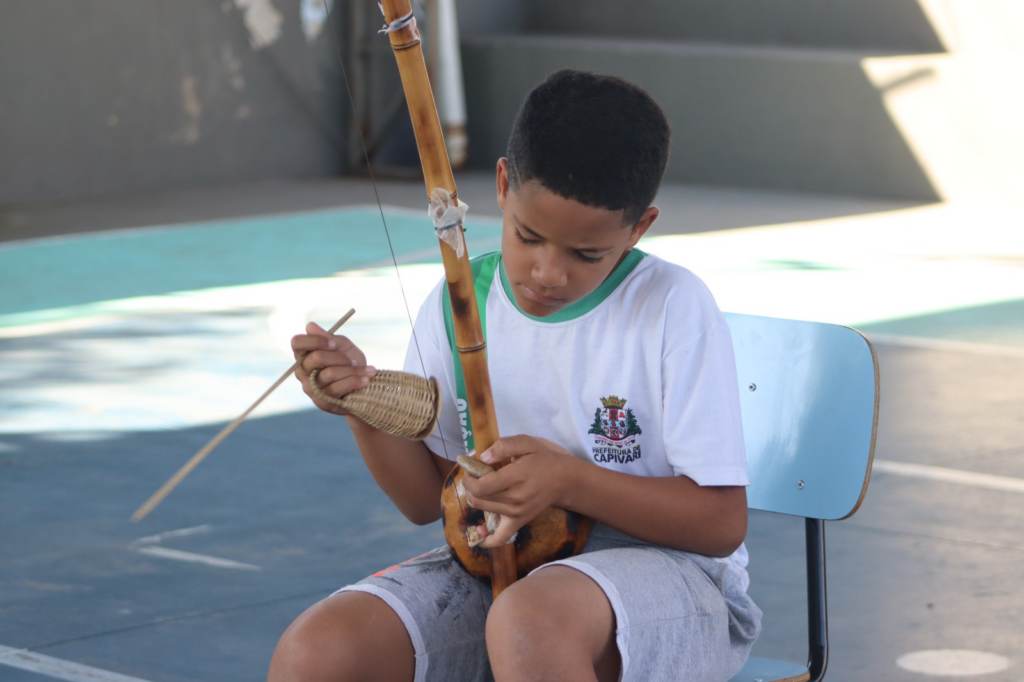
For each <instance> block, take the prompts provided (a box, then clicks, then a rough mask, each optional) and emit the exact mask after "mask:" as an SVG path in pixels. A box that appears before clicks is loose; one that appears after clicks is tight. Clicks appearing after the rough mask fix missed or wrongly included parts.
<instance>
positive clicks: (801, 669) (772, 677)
mask: <svg viewBox="0 0 1024 682" xmlns="http://www.w3.org/2000/svg"><path fill="white" fill-rule="evenodd" d="M809 679H811V673H810V671H809V670H808V669H807V666H806V665H800V664H799V663H787V662H785V661H773V660H772V659H770V658H757V657H755V656H751V657H750V658H748V659H747V664H746V665H744V666H743V669H742V670H740V671H739V672H738V673H736V675H735V676H734V677H733V678H732V679H731V680H729V682H806V681H807V680H809Z"/></svg>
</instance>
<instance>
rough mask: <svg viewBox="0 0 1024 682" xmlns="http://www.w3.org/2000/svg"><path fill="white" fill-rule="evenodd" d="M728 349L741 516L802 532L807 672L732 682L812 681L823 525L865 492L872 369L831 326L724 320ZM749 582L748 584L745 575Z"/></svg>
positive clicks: (773, 668) (843, 332)
mask: <svg viewBox="0 0 1024 682" xmlns="http://www.w3.org/2000/svg"><path fill="white" fill-rule="evenodd" d="M726 319H727V320H728V322H729V328H730V329H731V331H732V338H733V345H734V346H735V349H736V369H737V373H738V376H739V383H740V402H741V409H742V412H743V435H744V439H745V441H746V447H747V466H748V469H749V472H750V480H751V483H750V487H749V488H748V489H747V501H748V505H749V507H750V508H751V509H760V510H763V511H770V512H777V513H781V514H790V515H792V516H802V517H804V519H805V525H806V547H805V551H806V555H807V619H808V647H809V654H808V662H807V665H800V664H795V663H787V662H784V661H775V660H770V659H765V658H755V657H751V658H750V660H748V661H747V664H746V665H745V666H744V667H743V669H742V670H741V671H740V672H739V673H738V674H737V675H736V676H735V677H733V678H732V682H806V681H812V682H818V681H819V680H821V679H822V678H823V677H824V676H825V668H826V666H827V664H828V614H827V609H826V594H825V520H838V519H845V518H847V517H849V516H851V515H852V514H853V513H854V512H855V511H857V508H858V507H859V506H860V503H861V501H862V500H863V499H864V494H865V492H866V491H867V487H868V479H869V477H870V475H871V461H872V457H873V455H874V447H875V431H876V425H877V422H878V363H877V360H876V358H875V353H874V350H873V349H872V347H871V344H870V343H869V342H868V340H867V339H866V338H864V337H863V336H862V335H861V334H860V333H859V332H857V331H856V330H853V329H850V328H848V327H841V326H838V325H832V324H822V323H817V322H799V321H796V320H783V319H776V318H769V317H757V316H753V315H739V314H734V313H727V314H726ZM752 577H753V579H754V580H755V581H756V579H757V576H756V575H754V576H752Z"/></svg>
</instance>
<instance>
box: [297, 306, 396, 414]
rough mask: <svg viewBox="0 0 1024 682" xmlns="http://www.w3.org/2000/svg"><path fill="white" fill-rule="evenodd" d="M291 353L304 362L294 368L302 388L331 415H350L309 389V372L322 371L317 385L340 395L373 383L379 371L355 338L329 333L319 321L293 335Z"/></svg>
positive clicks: (323, 389)
mask: <svg viewBox="0 0 1024 682" xmlns="http://www.w3.org/2000/svg"><path fill="white" fill-rule="evenodd" d="M292 353H294V355H295V359H296V360H301V361H302V362H301V363H300V364H299V366H298V367H296V368H295V378H297V379H298V380H299V382H300V383H301V384H302V390H303V391H304V392H305V393H306V395H308V396H309V398H310V400H312V401H313V404H314V405H316V406H317V407H319V408H320V409H321V410H323V411H324V412H330V413H331V414H341V415H345V414H348V411H347V410H345V409H344V408H342V407H340V406H338V405H334V404H332V403H326V402H323V401H322V400H320V399H318V398H317V397H316V396H314V395H313V393H312V392H311V391H310V390H309V373H310V372H312V371H313V370H317V369H318V370H320V372H319V373H318V374H317V384H318V385H319V386H320V389H321V390H322V391H323V392H324V393H325V394H327V395H329V396H331V397H334V398H340V397H342V396H343V395H346V394H348V393H351V392H352V391H354V390H356V389H357V388H363V387H364V386H366V385H367V384H368V383H370V377H372V376H373V375H374V374H376V373H377V370H376V369H375V368H374V367H371V366H368V365H367V364H366V356H365V355H363V351H361V350H359V347H358V346H356V345H355V344H354V343H352V341H350V340H349V339H348V338H347V337H344V336H336V335H332V334H328V333H327V330H326V329H324V328H323V327H321V326H320V325H318V324H317V323H316V322H310V323H309V324H307V325H306V333H305V334H297V335H296V336H293V337H292Z"/></svg>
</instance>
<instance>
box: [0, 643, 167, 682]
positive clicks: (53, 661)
mask: <svg viewBox="0 0 1024 682" xmlns="http://www.w3.org/2000/svg"><path fill="white" fill-rule="evenodd" d="M0 665H6V666H10V667H12V668H20V669H21V670H27V671H29V672H33V673H39V674H40V675H48V676H49V677H55V678H57V679H58V680H67V682H147V681H146V680H143V679H142V678H139V677H131V676H129V675H122V674H121V673H115V672H111V671H110V670H103V669H102V668H93V667H92V666H89V665H83V664H81V663H73V662H72V661H65V660H63V659H60V658H54V657H53V656H44V655H43V654H38V653H36V652H34V651H29V650H28V649H14V648H12V647H8V646H3V645H0Z"/></svg>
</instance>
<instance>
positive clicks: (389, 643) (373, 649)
mask: <svg viewBox="0 0 1024 682" xmlns="http://www.w3.org/2000/svg"><path fill="white" fill-rule="evenodd" d="M414 666H415V659H414V653H413V646H412V641H411V640H410V639H409V634H408V632H406V629H405V626H404V625H403V624H402V621H401V619H400V618H399V617H398V615H397V614H396V613H395V612H394V611H393V610H392V608H391V607H390V606H388V605H387V604H386V603H385V602H384V601H383V600H381V599H378V598H377V597H375V596H373V595H371V594H366V593H365V592H338V593H336V594H333V595H331V596H330V597H328V598H326V599H324V600H323V601H321V602H319V603H317V604H314V605H313V606H311V607H310V608H309V609H307V610H306V611H305V612H304V613H303V614H302V615H301V616H299V617H298V618H297V619H296V620H295V622H294V623H292V624H291V626H290V627H289V628H288V629H287V630H286V631H285V633H284V635H282V636H281V640H280V641H279V642H278V644H277V648H276V649H275V650H274V657H273V659H272V660H271V662H270V673H269V675H268V677H267V679H268V682H361V681H363V680H366V681H367V682H369V681H370V680H374V681H376V680H380V681H382V682H390V681H393V682H409V681H410V680H412V679H413V670H414Z"/></svg>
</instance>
